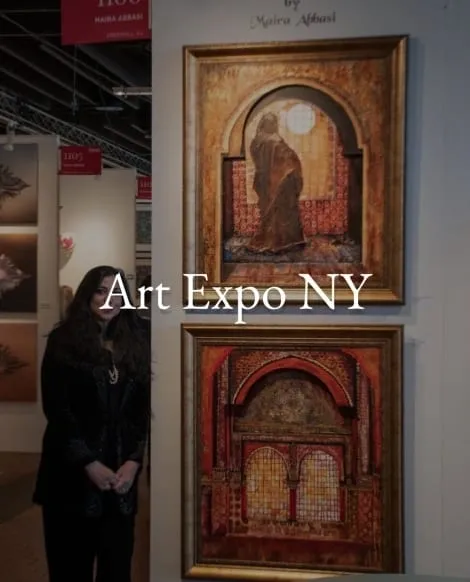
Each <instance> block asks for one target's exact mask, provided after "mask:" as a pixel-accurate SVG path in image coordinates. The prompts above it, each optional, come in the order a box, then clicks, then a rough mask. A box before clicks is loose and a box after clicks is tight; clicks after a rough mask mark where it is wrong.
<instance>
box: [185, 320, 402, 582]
mask: <svg viewBox="0 0 470 582" xmlns="http://www.w3.org/2000/svg"><path fill="white" fill-rule="evenodd" d="M401 337H402V329H401V327H399V326H398V327H396V326H395V327H393V326H391V327H380V326H375V327H374V326H362V327H335V326H330V327H325V328H305V327H298V328H283V327H281V326H275V327H274V326H273V327H262V328H261V327H260V328H256V327H255V326H251V327H249V328H244V329H241V328H234V327H226V328H224V327H223V326H203V325H184V326H183V340H184V350H185V352H184V353H185V360H184V361H185V366H186V368H185V372H186V373H185V381H184V392H183V410H184V418H183V423H184V430H185V432H184V435H185V441H184V445H185V446H184V497H183V500H184V540H185V541H184V556H185V564H184V571H183V575H184V576H185V577H188V578H191V577H198V578H206V579H207V578H219V579H224V578H227V579H228V578H230V579H241V580H250V579H256V580H273V579H274V578H276V579H285V580H290V581H295V580H307V579H311V578H314V577H323V576H326V575H328V574H330V575H331V574H334V573H336V574H339V573H345V572H356V573H359V572H363V573H391V572H401V571H402V568H403V556H402V537H401V535H402V534H401V523H402V521H401V520H402V497H401V487H402V484H401V448H400V447H401V434H402V423H401V416H400V414H401V412H400V410H401V408H400V406H401V404H400V402H401V385H400V369H401V349H402V348H401V345H402V339H401Z"/></svg>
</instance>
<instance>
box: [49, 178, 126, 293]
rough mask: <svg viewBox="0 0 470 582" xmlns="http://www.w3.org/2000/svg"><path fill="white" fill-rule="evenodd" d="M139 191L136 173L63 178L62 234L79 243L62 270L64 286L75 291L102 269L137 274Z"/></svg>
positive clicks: (61, 277)
mask: <svg viewBox="0 0 470 582" xmlns="http://www.w3.org/2000/svg"><path fill="white" fill-rule="evenodd" d="M136 188H137V175H136V172H135V170H132V169H129V170H127V169H125V170H121V169H117V170H115V169H112V170H103V173H102V174H101V176H60V205H61V210H60V232H61V234H64V233H72V234H73V235H74V240H75V249H74V251H73V254H72V256H71V258H70V260H69V261H68V263H67V264H66V265H65V266H64V267H63V268H62V269H61V270H60V284H61V285H69V286H70V287H72V289H73V290H74V291H76V289H77V287H78V285H79V284H80V281H81V280H82V278H83V276H84V275H85V274H86V272H87V271H88V270H89V269H91V268H93V267H96V266H98V265H112V266H115V267H119V268H121V269H123V270H124V272H125V273H126V274H131V275H133V276H135V207H136V202H135V197H136ZM130 283H132V285H131V286H132V287H133V281H131V282H130Z"/></svg>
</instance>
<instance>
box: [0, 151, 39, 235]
mask: <svg viewBox="0 0 470 582" xmlns="http://www.w3.org/2000/svg"><path fill="white" fill-rule="evenodd" d="M37 222H38V146H37V144H15V146H14V148H13V149H12V150H11V151H8V150H5V149H4V148H2V149H0V226H35V225H36V224H37Z"/></svg>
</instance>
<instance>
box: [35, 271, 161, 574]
mask: <svg viewBox="0 0 470 582" xmlns="http://www.w3.org/2000/svg"><path fill="white" fill-rule="evenodd" d="M118 274H120V275H121V277H122V281H123V284H124V287H125V289H126V292H127V297H130V293H129V288H128V285H127V281H126V280H125V278H124V276H123V275H122V273H121V272H120V271H119V270H118V269H115V268H113V267H108V266H103V267H96V268H94V269H92V270H91V271H89V272H88V273H87V274H86V275H85V277H84V279H83V281H82V282H81V283H80V286H79V287H78V289H77V291H76V293H75V296H74V298H73V300H72V302H71V303H70V305H69V307H68V310H67V314H66V317H65V319H64V320H63V321H62V322H61V323H60V324H59V325H58V327H56V328H55V329H54V330H53V331H52V332H51V334H50V335H49V338H48V342H47V348H46V352H45V355H44V359H43V363H42V370H41V383H42V386H41V387H42V399H43V408H44V413H45V416H46V418H47V428H46V432H45V435H44V439H43V451H42V458H41V463H40V467H39V473H38V479H37V483H36V490H35V493H34V501H35V503H37V504H39V505H41V506H42V511H43V525H44V537H45V545H46V556H47V562H48V568H49V580H50V582H92V581H93V569H94V562H95V560H96V572H97V574H96V581H97V582H130V580H131V562H132V554H133V546H134V522H135V514H136V511H137V488H138V477H139V475H140V471H141V467H142V462H143V457H144V451H145V446H146V440H147V434H148V425H149V418H150V341H149V339H150V338H149V329H148V323H146V322H145V320H143V319H142V318H140V317H139V316H138V315H137V312H136V310H129V309H122V310H121V305H122V300H121V297H116V296H113V297H112V298H111V299H110V301H109V309H101V307H103V306H104V304H105V303H106V301H107V299H108V295H109V294H110V291H111V290H112V288H113V284H114V282H115V277H116V275H118Z"/></svg>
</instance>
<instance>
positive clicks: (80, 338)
mask: <svg viewBox="0 0 470 582" xmlns="http://www.w3.org/2000/svg"><path fill="white" fill-rule="evenodd" d="M116 275H120V276H121V281H122V286H123V288H124V290H125V292H126V295H127V298H128V300H129V302H131V303H132V301H131V294H130V290H129V284H128V282H127V279H126V277H125V276H124V273H123V272H122V271H121V270H120V269H117V268H115V267H110V266H107V265H105V266H99V267H95V268H93V269H91V270H90V271H88V273H87V274H86V275H85V276H84V278H83V280H82V282H81V283H80V285H79V286H78V288H77V291H76V293H75V295H74V297H73V300H72V301H71V303H70V304H69V306H68V308H67V311H66V314H65V317H64V319H63V321H62V322H61V323H60V324H59V326H58V328H57V332H56V333H58V334H59V336H60V338H57V339H58V340H59V341H57V342H55V345H56V349H58V350H59V352H61V353H62V355H63V356H64V357H65V358H67V359H73V360H75V361H76V362H77V363H80V364H85V365H91V366H94V365H96V366H99V365H104V364H105V363H106V362H107V361H109V357H108V356H107V355H106V352H105V351H104V350H103V346H102V343H101V337H100V326H99V324H98V323H97V321H96V318H95V317H94V315H93V313H92V311H91V309H90V302H91V300H92V298H93V295H94V294H95V293H97V291H98V289H99V287H100V285H101V283H102V281H103V279H104V278H106V277H116ZM106 337H107V338H108V339H110V340H112V342H113V350H114V351H115V353H116V358H117V359H118V360H119V361H120V363H121V365H122V366H123V367H124V368H125V370H126V371H127V373H128V374H129V375H131V376H132V377H134V378H136V379H138V380H140V381H144V382H147V381H149V380H150V366H151V364H150V358H151V355H150V334H149V331H148V330H147V329H146V327H145V324H144V321H143V320H142V318H140V317H139V315H138V314H137V311H136V310H135V309H122V310H121V311H120V313H119V314H118V315H116V317H114V318H113V319H112V320H111V321H110V322H109V324H108V326H107V330H106Z"/></svg>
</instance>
